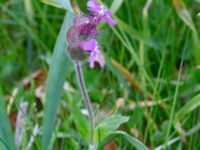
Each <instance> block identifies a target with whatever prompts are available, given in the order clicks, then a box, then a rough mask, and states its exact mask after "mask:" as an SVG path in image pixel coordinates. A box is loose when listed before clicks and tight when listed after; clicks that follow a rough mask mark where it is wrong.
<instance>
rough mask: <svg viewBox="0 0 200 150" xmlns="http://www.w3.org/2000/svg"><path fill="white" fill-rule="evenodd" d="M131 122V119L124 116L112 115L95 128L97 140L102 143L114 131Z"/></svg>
mask: <svg viewBox="0 0 200 150" xmlns="http://www.w3.org/2000/svg"><path fill="white" fill-rule="evenodd" d="M128 120H129V117H125V116H122V115H119V114H118V115H112V116H110V117H108V118H106V119H105V120H103V121H101V122H100V123H99V124H98V125H97V127H96V128H95V140H96V141H101V140H102V139H104V138H105V137H106V136H108V135H109V134H110V133H112V131H114V130H116V129H118V128H119V126H120V125H121V124H122V123H125V122H127V121H128Z"/></svg>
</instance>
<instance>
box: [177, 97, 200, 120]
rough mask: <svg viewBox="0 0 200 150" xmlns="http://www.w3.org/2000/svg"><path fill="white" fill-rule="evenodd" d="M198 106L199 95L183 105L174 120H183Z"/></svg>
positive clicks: (199, 102)
mask: <svg viewBox="0 0 200 150" xmlns="http://www.w3.org/2000/svg"><path fill="white" fill-rule="evenodd" d="M199 106H200V94H198V95H196V96H195V97H193V98H192V99H191V100H189V102H188V103H187V104H185V105H184V106H183V107H182V108H181V109H180V110H179V111H178V112H177V113H176V120H177V119H182V118H184V117H185V116H186V115H187V114H189V113H190V112H192V111H193V110H194V109H196V108H197V107H199Z"/></svg>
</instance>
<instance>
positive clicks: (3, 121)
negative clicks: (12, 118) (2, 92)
mask: <svg viewBox="0 0 200 150" xmlns="http://www.w3.org/2000/svg"><path fill="white" fill-rule="evenodd" d="M0 149H2V150H7V149H12V150H15V149H16V147H15V143H14V138H13V133H12V130H11V127H10V123H9V119H8V116H7V114H6V109H5V103H4V101H3V100H2V98H1V100H0Z"/></svg>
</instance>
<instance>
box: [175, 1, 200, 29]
mask: <svg viewBox="0 0 200 150" xmlns="http://www.w3.org/2000/svg"><path fill="white" fill-rule="evenodd" d="M172 2H173V5H174V7H175V9H176V11H177V13H178V15H179V16H180V17H181V19H182V20H183V21H184V22H185V24H187V25H188V26H189V27H190V29H191V30H192V31H193V32H196V29H195V26H194V23H193V21H192V18H191V16H190V14H189V12H188V10H187V9H186V7H185V5H184V2H183V1H182V0H172Z"/></svg>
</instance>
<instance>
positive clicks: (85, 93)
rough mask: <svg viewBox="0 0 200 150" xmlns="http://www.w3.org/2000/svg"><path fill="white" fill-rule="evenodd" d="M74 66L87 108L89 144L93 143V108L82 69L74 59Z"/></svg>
mask: <svg viewBox="0 0 200 150" xmlns="http://www.w3.org/2000/svg"><path fill="white" fill-rule="evenodd" d="M75 68H76V73H77V76H78V82H79V87H80V90H81V93H82V96H83V101H84V103H85V106H86V107H87V110H88V115H89V122H90V144H93V142H94V128H95V122H94V116H93V109H92V105H91V102H90V99H89V96H88V93H87V90H86V87H85V82H84V78H83V74H82V69H81V65H80V62H78V61H76V62H75Z"/></svg>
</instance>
